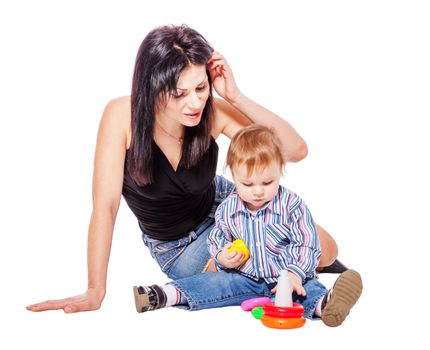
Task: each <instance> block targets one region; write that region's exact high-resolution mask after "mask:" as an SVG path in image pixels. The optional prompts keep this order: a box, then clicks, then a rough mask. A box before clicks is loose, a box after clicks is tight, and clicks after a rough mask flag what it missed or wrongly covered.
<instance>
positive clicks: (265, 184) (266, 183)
mask: <svg viewBox="0 0 430 350" xmlns="http://www.w3.org/2000/svg"><path fill="white" fill-rule="evenodd" d="M272 182H273V180H271V181H267V182H263V185H264V186H268V185H270V184H271V183H272Z"/></svg>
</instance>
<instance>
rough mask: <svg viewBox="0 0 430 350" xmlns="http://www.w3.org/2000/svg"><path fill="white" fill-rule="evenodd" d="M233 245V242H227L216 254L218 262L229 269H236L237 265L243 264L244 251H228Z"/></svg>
mask: <svg viewBox="0 0 430 350" xmlns="http://www.w3.org/2000/svg"><path fill="white" fill-rule="evenodd" d="M232 245H233V243H231V242H230V243H227V244H226V245H225V246H224V248H222V250H221V251H220V252H219V253H218V254H217V256H216V259H217V260H218V262H219V263H220V264H221V265H222V266H224V267H226V268H228V269H234V268H235V267H238V266H239V265H240V264H242V260H243V258H244V254H243V253H242V252H238V251H237V250H233V251H232V252H229V251H228V248H230V247H231V246H232Z"/></svg>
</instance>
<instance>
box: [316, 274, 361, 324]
mask: <svg viewBox="0 0 430 350" xmlns="http://www.w3.org/2000/svg"><path fill="white" fill-rule="evenodd" d="M362 290H363V283H362V281H361V277H360V274H359V273H358V272H357V271H354V270H347V271H345V272H344V273H342V274H341V275H340V276H339V277H338V279H337V280H336V282H335V283H334V285H333V287H332V288H331V289H330V291H329V292H328V293H327V295H326V296H325V297H324V300H323V303H322V312H321V319H322V321H323V322H324V324H325V325H327V326H329V327H337V326H340V325H341V324H342V322H343V321H344V320H345V318H346V316H348V314H349V311H350V310H351V308H352V307H353V306H354V304H355V303H356V302H357V300H358V298H359V297H360V295H361V291H362Z"/></svg>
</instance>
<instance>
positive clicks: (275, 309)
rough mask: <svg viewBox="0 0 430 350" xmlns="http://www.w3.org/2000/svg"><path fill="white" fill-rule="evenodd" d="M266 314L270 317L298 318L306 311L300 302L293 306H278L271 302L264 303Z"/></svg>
mask: <svg viewBox="0 0 430 350" xmlns="http://www.w3.org/2000/svg"><path fill="white" fill-rule="evenodd" d="M263 311H264V314H265V315H267V316H270V317H279V318H297V317H301V316H302V315H303V313H304V312H305V309H304V308H303V306H302V305H301V304H299V303H293V306H286V307H284V306H276V305H275V303H273V302H270V303H267V304H265V305H263Z"/></svg>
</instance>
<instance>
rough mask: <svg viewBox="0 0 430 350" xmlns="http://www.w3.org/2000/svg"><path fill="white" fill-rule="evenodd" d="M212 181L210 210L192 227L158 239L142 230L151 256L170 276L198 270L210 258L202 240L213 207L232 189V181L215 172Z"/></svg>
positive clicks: (196, 272)
mask: <svg viewBox="0 0 430 350" xmlns="http://www.w3.org/2000/svg"><path fill="white" fill-rule="evenodd" d="M214 183H215V199H214V203H213V205H212V209H211V212H210V213H209V215H208V217H207V218H206V219H204V220H203V221H202V222H201V223H200V224H199V225H197V227H195V228H194V229H193V230H192V231H190V232H188V233H186V234H185V235H184V236H183V237H182V238H180V239H178V240H175V241H159V240H157V239H153V238H150V237H148V236H147V235H145V233H143V234H142V238H143V242H144V243H145V245H146V246H147V247H148V248H149V251H150V253H151V255H152V257H153V258H154V259H155V260H156V261H157V263H158V264H159V265H160V267H161V270H162V271H163V272H164V273H165V274H166V275H167V276H168V277H169V278H171V279H173V280H176V279H179V278H184V277H189V276H192V275H195V274H199V273H200V272H202V271H203V269H204V268H205V266H206V264H207V263H208V261H209V259H210V258H211V256H210V255H209V251H208V248H207V242H206V241H207V236H208V234H209V232H210V231H211V230H212V228H213V226H214V223H215V220H214V217H215V211H216V209H217V207H218V205H219V204H220V203H221V202H222V201H223V200H224V199H225V198H227V197H228V195H229V194H230V193H231V192H232V191H233V189H234V184H233V183H232V182H230V181H229V180H227V179H226V178H224V177H223V176H219V175H217V176H215V179H214Z"/></svg>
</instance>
